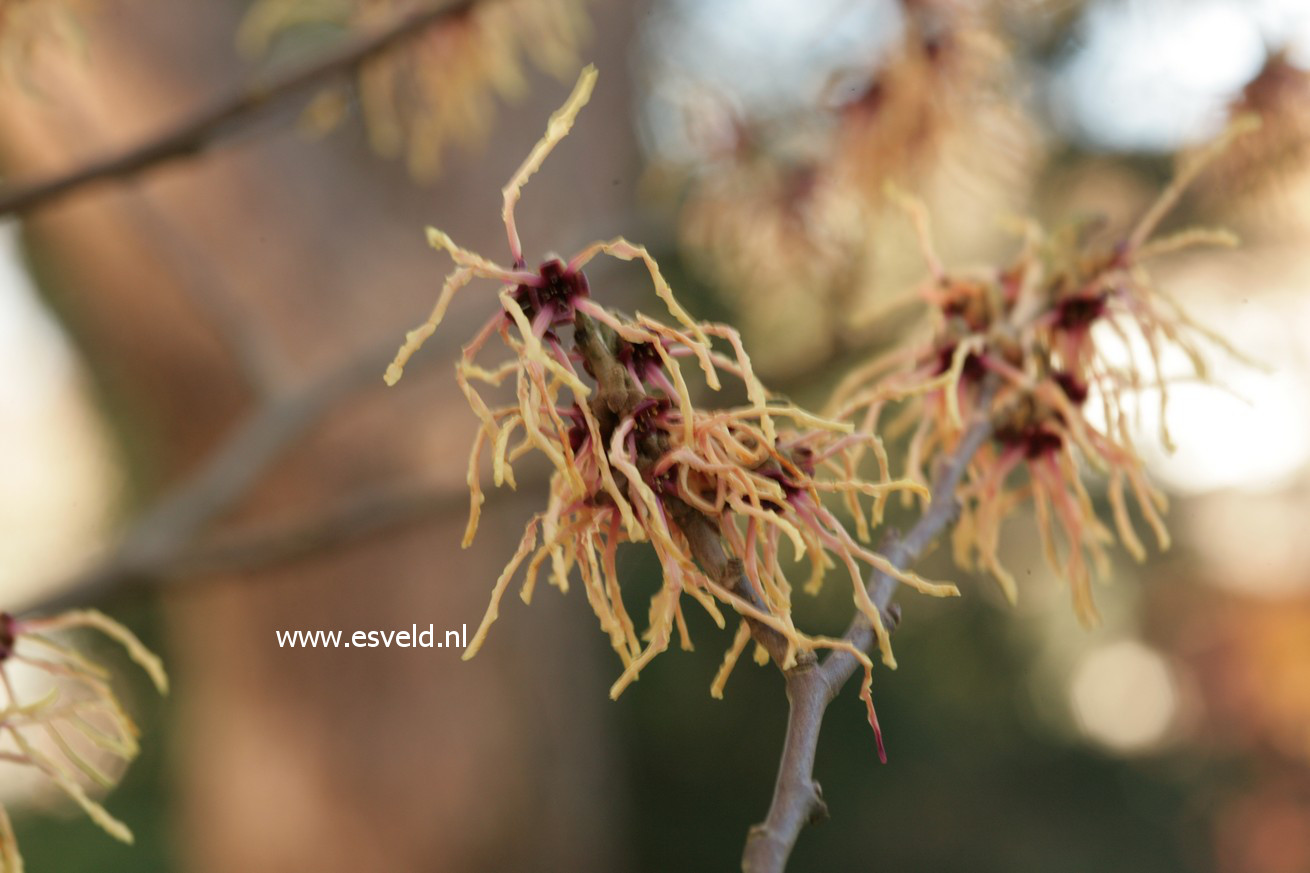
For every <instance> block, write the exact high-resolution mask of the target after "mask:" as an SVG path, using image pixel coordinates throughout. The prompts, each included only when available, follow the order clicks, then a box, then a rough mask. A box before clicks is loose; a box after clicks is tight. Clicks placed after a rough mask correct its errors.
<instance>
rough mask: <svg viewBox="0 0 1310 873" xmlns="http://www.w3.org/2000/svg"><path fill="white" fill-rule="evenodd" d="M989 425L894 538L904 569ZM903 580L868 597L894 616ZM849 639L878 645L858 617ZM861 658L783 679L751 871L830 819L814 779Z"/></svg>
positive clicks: (811, 665) (882, 577)
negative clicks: (829, 721)
mask: <svg viewBox="0 0 1310 873" xmlns="http://www.w3.org/2000/svg"><path fill="white" fill-rule="evenodd" d="M990 394H991V390H990V388H985V389H984V393H983V399H982V401H981V402H980V403H979V407H980V408H981V409H986V408H987V406H988V402H987V398H988V397H989V396H990ZM991 433H992V425H991V422H990V421H989V420H986V419H983V420H980V421H977V422H975V423H974V424H973V425H972V426H971V427H970V428H969V429H968V430H967V431H966V432H965V434H964V437H963V438H962V439H961V440H960V442H959V445H957V446H956V447H955V450H954V451H953V452H951V454H950V455H948V456H947V457H946V458H944V459H943V461H942V463H941V465H940V466H939V468H938V471H937V474H936V477H935V478H934V480H933V485H932V503H931V504H930V506H929V508H928V510H927V511H926V512H925V513H924V514H923V515H922V516H921V517H920V518H919V520H918V522H916V523H915V525H914V527H912V528H911V529H910V531H909V533H907V534H906V535H905V536H904V537H899V538H895V539H893V540H892V541H891V543H890V544H889V546H888V548H886V549H885V554H886V556H887V558H888V560H890V561H891V562H892V564H893V565H894V566H896V567H897V568H898V569H902V570H903V569H906V568H907V567H909V565H910V564H911V563H913V562H914V560H915V559H916V558H918V557H919V555H920V554H921V553H922V552H923V550H924V549H926V548H927V547H928V546H929V545H930V544H931V543H932V542H933V541H934V540H936V539H937V537H938V536H940V535H941V534H942V533H943V532H945V530H946V529H947V528H948V527H949V526H950V525H951V524H952V523H953V522H954V521H955V518H956V515H957V513H958V512H959V505H958V503H957V501H956V497H955V492H956V489H957V488H958V487H959V485H960V481H961V479H962V478H963V477H964V474H965V471H966V470H968V468H969V463H970V462H971V461H972V460H973V456H974V455H975V454H977V452H978V449H979V448H981V447H982V445H983V443H985V442H986V441H987V439H988V438H989V437H990V436H991ZM896 587H897V581H896V580H895V579H894V578H892V577H891V576H888V575H887V574H886V573H882V572H874V573H873V575H872V576H870V578H869V582H868V590H869V597H870V598H871V599H872V600H873V603H874V605H875V606H877V607H878V609H879V610H881V611H883V612H884V613H885V612H887V611H888V607H889V605H890V604H891V599H892V595H894V594H895V593H896ZM844 639H845V640H846V641H847V642H850V643H851V644H852V645H854V646H856V647H858V648H859V649H860V650H861V651H870V650H872V648H873V646H874V634H873V628H872V627H870V626H869V622H868V621H867V620H866V619H865V618H864V616H863V615H860V614H858V613H857V614H856V616H855V618H854V619H853V620H852V621H851V625H850V627H849V628H848V629H847V631H846V634H845V637H844ZM858 667H859V661H857V660H856V659H855V657H854V656H853V655H851V654H850V653H849V652H844V651H834V652H832V653H831V654H829V655H828V656H827V657H826V658H824V659H823V660H822V661H809V662H803V663H797V665H796V666H795V667H793V668H792V669H790V670H787V671H786V673H785V674H784V675H785V677H786V683H787V700H788V702H789V703H790V710H789V712H788V717H787V736H786V739H785V740H784V742H783V750H782V760H781V762H780V763H779V765H778V780H777V782H776V784H775V785H774V789H773V801H772V803H771V804H770V806H769V812H768V815H767V816H766V817H765V819H764V821H763V822H761V823H760V824H757V825H755V826H754V827H752V828H751V831H750V835H749V836H748V837H747V839H746V850H745V853H744V854H743V856H742V870H743V871H745V873H782V871H783V870H785V869H786V867H787V860H788V858H790V857H791V851H792V848H793V847H794V846H795V845H796V840H797V838H798V837H799V836H800V833H801V831H802V830H803V829H804V828H805V826H806V825H808V824H810V823H812V822H815V821H821V820H822V819H824V818H826V817H827V813H828V808H827V806H826V805H825V804H824V802H823V794H822V792H821V790H820V788H819V783H818V782H816V781H815V779H814V758H815V752H816V751H817V749H818V744H819V731H820V729H821V728H822V726H823V715H824V712H825V711H826V710H827V708H828V704H829V703H831V702H832V701H833V700H834V699H835V698H836V697H837V694H838V693H839V692H840V691H841V689H842V687H843V686H844V685H845V684H846V683H847V682H848V681H849V680H850V678H851V676H853V675H855V671H856V669H857V668H858Z"/></svg>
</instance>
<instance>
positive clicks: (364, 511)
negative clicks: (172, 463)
mask: <svg viewBox="0 0 1310 873" xmlns="http://www.w3.org/2000/svg"><path fill="white" fill-rule="evenodd" d="M467 505H468V492H466V491H465V490H464V489H463V488H462V487H461V488H458V489H455V488H447V489H444V490H439V489H415V488H412V487H409V488H405V489H395V488H391V489H385V490H380V491H378V492H376V493H373V494H367V495H365V496H363V497H359V498H356V499H354V500H351V501H349V502H348V503H346V504H345V505H344V506H340V507H337V508H334V509H331V510H329V511H328V512H326V513H324V514H323V515H321V516H319V517H316V518H311V519H307V520H306V519H298V520H296V521H294V522H290V523H287V524H281V525H277V526H269V525H266V524H263V523H260V524H257V525H253V526H251V527H250V528H248V529H242V530H234V531H228V532H225V533H223V534H221V535H218V536H214V537H211V538H210V539H209V540H207V541H206V542H204V543H202V544H201V545H198V546H195V547H193V548H191V549H189V550H187V551H186V552H185V553H184V554H182V555H181V556H180V557H178V559H177V560H175V561H174V562H173V563H172V565H171V566H170V567H168V568H167V578H166V579H161V580H159V581H161V582H164V583H169V582H172V581H174V580H178V579H196V578H201V577H205V576H212V575H215V574H218V573H225V572H229V571H233V570H241V571H249V570H257V569H267V568H269V567H274V566H279V565H283V564H288V563H291V562H294V561H297V560H300V559H302V558H305V557H308V556H310V555H315V554H319V553H321V552H323V551H325V550H327V549H330V548H336V547H339V546H343V545H346V544H349V543H352V542H358V541H360V540H363V539H366V538H368V537H372V536H375V535H377V534H379V533H383V532H385V531H390V530H395V529H397V528H400V527H403V526H405V525H409V524H413V523H415V522H418V521H420V520H422V519H425V518H430V517H432V516H437V515H443V514H445V513H448V512H453V511H455V510H458V509H463V508H464V507H465V506H467Z"/></svg>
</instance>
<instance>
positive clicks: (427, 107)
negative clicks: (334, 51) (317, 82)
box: [238, 0, 588, 180]
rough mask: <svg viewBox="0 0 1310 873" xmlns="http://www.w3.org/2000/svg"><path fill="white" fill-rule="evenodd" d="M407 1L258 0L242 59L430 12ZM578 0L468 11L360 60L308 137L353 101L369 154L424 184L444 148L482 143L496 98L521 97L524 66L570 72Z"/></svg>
mask: <svg viewBox="0 0 1310 873" xmlns="http://www.w3.org/2000/svg"><path fill="white" fill-rule="evenodd" d="M430 5H431V4H424V3H418V2H414V0H258V2H256V3H255V5H254V6H253V7H252V8H251V10H250V12H249V13H248V14H247V16H246V19H245V21H244V22H243V24H242V27H241V30H240V32H239V34H238V42H239V44H240V47H241V48H242V50H243V51H245V52H247V53H250V54H256V55H258V54H264V53H266V52H267V51H268V50H269V49H270V48H271V47H272V46H273V44H274V43H275V42H276V41H277V40H279V39H281V38H283V37H285V36H287V35H288V34H289V33H290V32H292V31H294V30H298V29H304V28H306V27H309V26H328V27H335V28H344V29H348V30H352V31H357V32H360V33H368V32H370V31H372V30H374V29H376V28H379V27H384V26H386V25H387V24H390V23H393V22H396V21H399V20H401V18H402V17H403V16H404V15H405V14H407V13H415V12H418V11H421V10H422V9H424V8H426V7H427V6H430ZM584 7H585V0H498V2H495V3H477V4H474V5H472V6H471V7H470V8H469V9H468V10H467V11H464V12H460V13H458V14H455V15H452V16H450V17H449V18H447V19H446V20H443V21H441V22H439V23H437V24H435V25H434V26H432V27H428V28H426V29H424V30H423V31H422V32H421V33H419V34H417V35H415V36H414V37H413V38H412V39H410V40H409V41H407V42H406V43H405V44H404V45H403V46H400V47H399V48H397V49H395V50H392V51H387V52H383V53H382V54H380V55H377V56H375V57H373V58H370V59H368V60H367V61H365V62H364V63H363V64H362V65H361V67H360V71H359V76H358V79H357V81H356V83H355V87H354V92H353V94H351V93H349V92H348V91H347V90H344V89H337V90H330V91H324V92H322V93H320V94H319V96H318V97H317V98H316V99H315V100H314V101H313V102H312V103H311V104H310V106H309V108H308V109H307V110H306V115H305V116H304V121H305V124H306V126H307V127H309V129H310V130H311V131H312V132H319V133H321V132H325V131H327V130H330V129H331V128H333V127H335V126H336V124H337V123H339V122H340V121H341V120H342V119H343V118H344V117H345V115H346V113H347V111H348V109H349V106H350V104H351V98H352V96H353V97H355V98H357V100H358V104H359V108H360V111H361V112H362V114H363V117H364V121H365V123H366V125H367V128H368V134H369V140H370V142H371V143H372V145H373V148H374V149H375V150H376V151H377V152H378V153H379V154H381V155H383V156H384V157H388V158H398V157H401V156H404V157H405V159H406V161H407V162H408V166H409V170H410V172H411V174H412V175H413V176H414V177H415V178H418V179H424V180H426V179H432V178H434V177H435V176H437V175H438V174H439V173H440V172H441V165H442V155H443V153H444V152H445V150H446V148H447V147H448V146H449V145H450V144H451V143H457V144H459V145H463V146H466V147H473V146H477V145H480V144H482V143H483V142H485V141H486V138H487V135H488V133H489V131H490V127H491V120H492V117H493V116H494V114H495V99H496V97H497V96H499V97H501V98H505V99H516V98H519V97H521V96H523V94H524V93H525V92H526V90H527V71H526V65H525V59H526V60H527V61H530V62H531V63H532V64H533V65H534V66H536V67H538V68H540V69H542V70H544V71H546V72H547V73H549V74H551V75H553V76H557V77H559V78H566V77H568V76H572V75H574V74H575V73H576V71H577V70H578V68H579V67H580V66H581V65H582V62H581V61H580V60H579V59H578V49H579V46H580V45H581V44H582V42H583V41H585V39H586V38H587V34H588V22H587V17H586V11H585V8H584Z"/></svg>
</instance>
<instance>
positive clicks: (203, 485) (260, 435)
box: [24, 343, 420, 611]
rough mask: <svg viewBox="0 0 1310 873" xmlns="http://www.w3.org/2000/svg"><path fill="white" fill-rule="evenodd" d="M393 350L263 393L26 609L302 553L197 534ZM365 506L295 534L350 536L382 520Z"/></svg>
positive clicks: (289, 546)
mask: <svg viewBox="0 0 1310 873" xmlns="http://www.w3.org/2000/svg"><path fill="white" fill-rule="evenodd" d="M394 353H395V348H394V343H387V344H386V345H385V347H379V348H377V349H374V350H372V351H370V352H369V353H367V354H364V355H361V356H360V357H358V358H356V359H354V360H352V361H350V362H349V363H347V364H345V365H343V366H342V367H340V368H338V369H336V370H333V371H332V372H330V373H328V374H326V375H325V376H323V377H321V378H319V379H317V380H315V381H313V382H311V383H310V384H308V385H306V386H304V387H301V388H297V389H291V390H287V391H284V392H280V393H279V394H277V395H275V396H273V397H271V398H269V399H267V400H265V401H264V402H263V403H262V404H261V405H260V406H259V407H258V408H257V409H256V410H255V411H254V412H253V413H252V414H251V415H250V416H249V418H247V419H246V421H245V422H244V423H242V424H240V425H239V426H238V427H237V428H236V429H235V430H234V431H233V433H232V434H231V436H229V437H228V438H227V440H225V441H224V442H223V444H222V445H221V446H220V447H219V448H218V449H217V450H216V451H215V452H214V453H213V454H212V455H210V457H209V459H208V460H207V461H206V462H205V463H204V464H203V466H201V468H200V469H199V470H197V471H196V472H195V473H194V474H192V475H191V476H190V477H188V478H187V479H186V480H185V481H183V482H182V483H181V484H179V485H178V486H177V487H176V488H174V489H173V490H172V491H171V492H169V493H168V494H166V495H164V496H163V497H161V498H160V499H159V500H158V501H157V502H156V503H155V504H154V505H153V506H152V507H151V508H150V509H148V510H146V511H145V512H144V513H143V514H142V515H141V516H140V517H139V518H138V519H137V520H136V521H135V522H134V523H133V524H132V526H131V527H130V528H129V529H128V531H127V533H126V534H125V535H124V536H123V537H122V539H121V540H120V541H119V543H118V545H117V546H116V547H115V548H114V549H113V551H112V552H111V553H110V554H109V555H108V556H107V557H106V558H105V559H104V560H103V561H101V562H100V563H98V564H97V565H95V566H93V567H91V568H90V569H88V570H86V571H84V572H82V573H79V574H78V575H77V576H75V577H74V578H73V579H71V580H69V581H68V582H67V583H66V584H64V585H61V586H59V588H58V589H57V591H56V592H55V593H54V594H53V595H52V596H50V597H48V598H45V599H44V600H42V601H41V602H39V603H35V604H30V605H28V607H27V609H26V610H24V611H31V610H39V611H56V610H59V609H63V608H67V607H71V606H79V605H85V604H86V603H87V602H89V601H92V600H95V599H96V598H97V597H100V596H103V595H104V594H106V593H108V592H110V591H112V590H115V589H117V588H120V587H122V586H125V585H130V584H144V583H149V582H154V581H158V580H160V579H161V578H164V577H167V576H169V574H170V573H171V572H173V571H174V570H178V571H183V570H186V569H187V568H188V566H190V568H191V570H192V572H195V571H197V570H199V569H201V568H204V567H206V565H208V566H209V567H215V568H217V567H223V568H226V569H230V568H231V567H233V566H235V565H236V563H237V562H236V560H235V559H236V557H237V556H239V555H240V554H241V553H242V551H243V550H244V551H246V552H247V553H248V554H250V555H252V556H253V557H254V558H256V559H258V560H256V563H259V562H261V561H263V562H266V561H268V560H269V559H270V557H271V556H276V555H277V554H279V553H282V554H291V555H293V556H294V555H295V554H297V553H299V547H298V546H296V545H294V544H293V543H282V544H278V543H277V542H276V540H277V537H276V536H273V535H268V536H264V537H262V542H261V539H260V538H259V537H254V538H249V539H248V540H247V542H246V544H245V546H241V545H240V541H239V540H233V541H229V542H228V543H227V544H226V545H223V544H222V543H220V544H218V545H216V546H214V547H210V548H208V549H206V548H199V547H198V546H197V540H198V538H199V536H200V535H201V534H202V533H203V532H204V530H205V529H206V528H207V527H208V526H209V525H210V524H211V523H212V522H213V521H215V520H216V519H217V518H219V517H220V516H221V515H222V514H223V513H225V512H227V511H228V510H230V509H231V508H233V507H234V506H235V505H236V504H237V503H238V502H239V501H240V500H241V499H242V498H243V497H245V496H246V495H247V494H249V493H250V491H251V490H252V489H253V488H254V486H255V485H256V484H258V483H259V481H260V480H261V478H262V477H263V475H264V473H265V472H267V470H268V469H269V468H270V466H271V465H272V464H273V463H274V462H275V461H277V460H278V459H280V458H281V457H283V456H284V455H285V453H286V452H287V450H288V449H290V448H291V446H292V445H294V444H295V443H296V442H297V441H298V440H299V439H300V438H301V437H302V436H304V434H305V433H306V432H308V430H309V429H310V428H311V427H312V426H313V425H314V424H315V423H316V422H317V421H318V420H319V419H320V418H321V417H322V416H323V415H325V414H326V413H327V412H328V411H330V410H331V409H333V408H334V407H335V406H336V405H337V404H338V403H339V402H340V401H341V400H343V399H344V398H345V397H346V396H348V395H349V394H351V393H354V392H355V391H358V390H360V389H362V388H364V387H365V386H369V385H375V384H381V380H380V378H379V374H380V373H381V372H382V370H383V368H384V367H385V365H386V363H387V362H388V361H390V360H391V358H392V357H393V355H394ZM411 502H412V499H411ZM376 508H377V507H376V506H374V509H376ZM395 508H396V507H392V508H391V509H395ZM416 508H420V507H416ZM367 509H368V507H367V506H366V505H365V506H363V507H362V508H361V507H352V508H348V509H347V510H346V511H344V512H343V513H342V514H341V516H340V517H338V518H336V519H332V518H329V519H327V520H326V521H322V522H319V523H316V524H317V528H318V531H317V533H313V530H314V528H315V527H316V524H315V523H311V524H310V525H309V526H308V527H307V528H305V529H302V530H299V531H295V530H293V531H292V533H291V534H290V538H291V540H295V541H297V542H305V541H307V540H313V539H315V537H317V538H318V539H319V540H320V541H321V540H322V539H324V538H325V537H326V538H328V539H331V538H332V537H333V536H341V537H345V536H348V535H350V534H351V533H353V531H354V529H355V528H367V527H370V526H372V527H373V528H374V529H376V527H377V526H378V525H377V523H376V521H371V520H369V519H366V518H364V517H363V516H364V514H365V512H366V511H367Z"/></svg>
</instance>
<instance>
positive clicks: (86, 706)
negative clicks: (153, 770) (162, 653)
mask: <svg viewBox="0 0 1310 873" xmlns="http://www.w3.org/2000/svg"><path fill="white" fill-rule="evenodd" d="M79 629H88V630H95V631H98V632H100V633H102V634H104V635H105V636H107V637H109V638H110V639H112V640H113V641H114V642H116V643H119V644H120V645H122V646H123V648H124V649H125V650H126V651H127V654H128V657H130V658H131V659H132V661H134V662H135V663H136V664H137V665H138V666H140V667H141V668H142V669H143V670H144V671H145V672H146V674H147V675H148V676H149V677H150V680H151V682H153V683H154V685H155V688H156V689H157V690H158V691H159V692H160V693H161V694H166V693H167V692H168V677H167V675H166V674H165V672H164V668H163V664H162V663H161V662H160V660H159V658H158V657H156V656H155V655H154V654H152V653H151V652H150V651H149V650H148V649H147V648H146V647H145V646H144V645H143V644H142V643H141V641H140V640H138V639H137V638H136V636H135V635H134V634H133V633H132V632H131V631H129V630H128V629H127V628H125V627H123V626H122V625H121V624H119V623H118V622H116V621H114V620H113V619H111V618H109V617H108V616H107V615H104V614H103V613H101V612H98V611H96V610H92V609H84V610H75V611H72V612H65V613H62V614H60V615H55V616H51V617H49V618H16V617H14V616H13V615H10V614H9V613H7V612H0V765H6V764H10V765H17V766H20V767H25V768H29V769H34V770H37V771H39V772H40V773H42V774H43V775H44V776H46V777H47V778H49V779H50V780H51V781H52V782H53V783H54V784H55V785H56V786H57V787H58V788H59V789H60V790H61V791H63V792H64V793H65V794H66V795H68V796H69V797H70V798H71V799H72V800H73V801H74V802H75V803H76V804H77V805H78V806H80V807H81V808H82V810H83V811H84V812H86V814H87V815H88V816H89V817H90V818H91V820H92V821H94V822H95V823H96V824H97V825H99V826H100V827H101V828H102V829H103V830H104V831H105V832H106V833H108V834H109V835H110V836H112V837H114V838H115V839H118V840H121V841H122V842H125V843H131V842H132V832H131V830H129V829H128V827H127V825H125V824H123V823H122V822H121V821H119V820H118V819H116V818H114V816H112V815H110V813H109V812H108V811H107V810H106V809H105V808H104V807H103V806H102V805H101V804H100V803H99V802H98V801H97V800H95V799H94V798H93V797H92V796H91V794H90V793H89V791H88V788H87V785H88V784H90V785H94V786H96V787H98V788H100V789H102V790H108V789H110V788H112V787H113V786H114V783H115V781H116V780H115V778H114V777H113V776H111V775H109V774H108V773H106V772H105V771H104V769H103V763H102V761H103V760H104V758H106V757H109V758H117V759H119V760H121V761H124V762H126V761H131V760H132V759H133V758H135V757H136V756H137V754H138V752H139V746H138V744H137V736H138V730H137V727H136V725H135V724H134V723H133V721H132V719H131V717H130V716H128V714H127V712H126V711H125V710H124V709H123V706H122V704H121V703H120V702H119V699H118V697H117V696H116V695H115V693H114V690H113V687H112V686H111V684H110V675H109V671H108V670H107V669H106V668H104V667H103V666H101V665H100V664H98V663H96V662H95V661H93V660H91V659H89V658H88V657H86V656H85V655H83V654H82V653H81V652H79V651H78V650H77V649H75V648H72V647H70V646H68V645H67V644H65V643H64V642H62V641H61V640H60V639H58V638H57V637H56V635H61V634H62V633H63V632H65V631H70V630H79ZM15 667H21V668H25V669H26V670H28V671H36V672H37V673H39V674H44V675H45V677H46V678H47V679H48V680H49V683H48V688H47V690H46V691H45V692H44V693H42V694H40V695H39V696H37V697H35V698H33V699H27V698H25V697H24V696H23V694H22V693H21V692H20V683H19V682H18V681H17V680H16V678H15V676H14V672H15V671H14V668H15ZM22 869H23V862H22V857H21V856H20V855H19V853H18V845H17V841H16V840H15V838H14V833H13V828H12V826H11V824H10V821H9V818H8V816H7V815H6V813H5V810H4V807H3V806H0V871H3V873H21V871H22Z"/></svg>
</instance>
